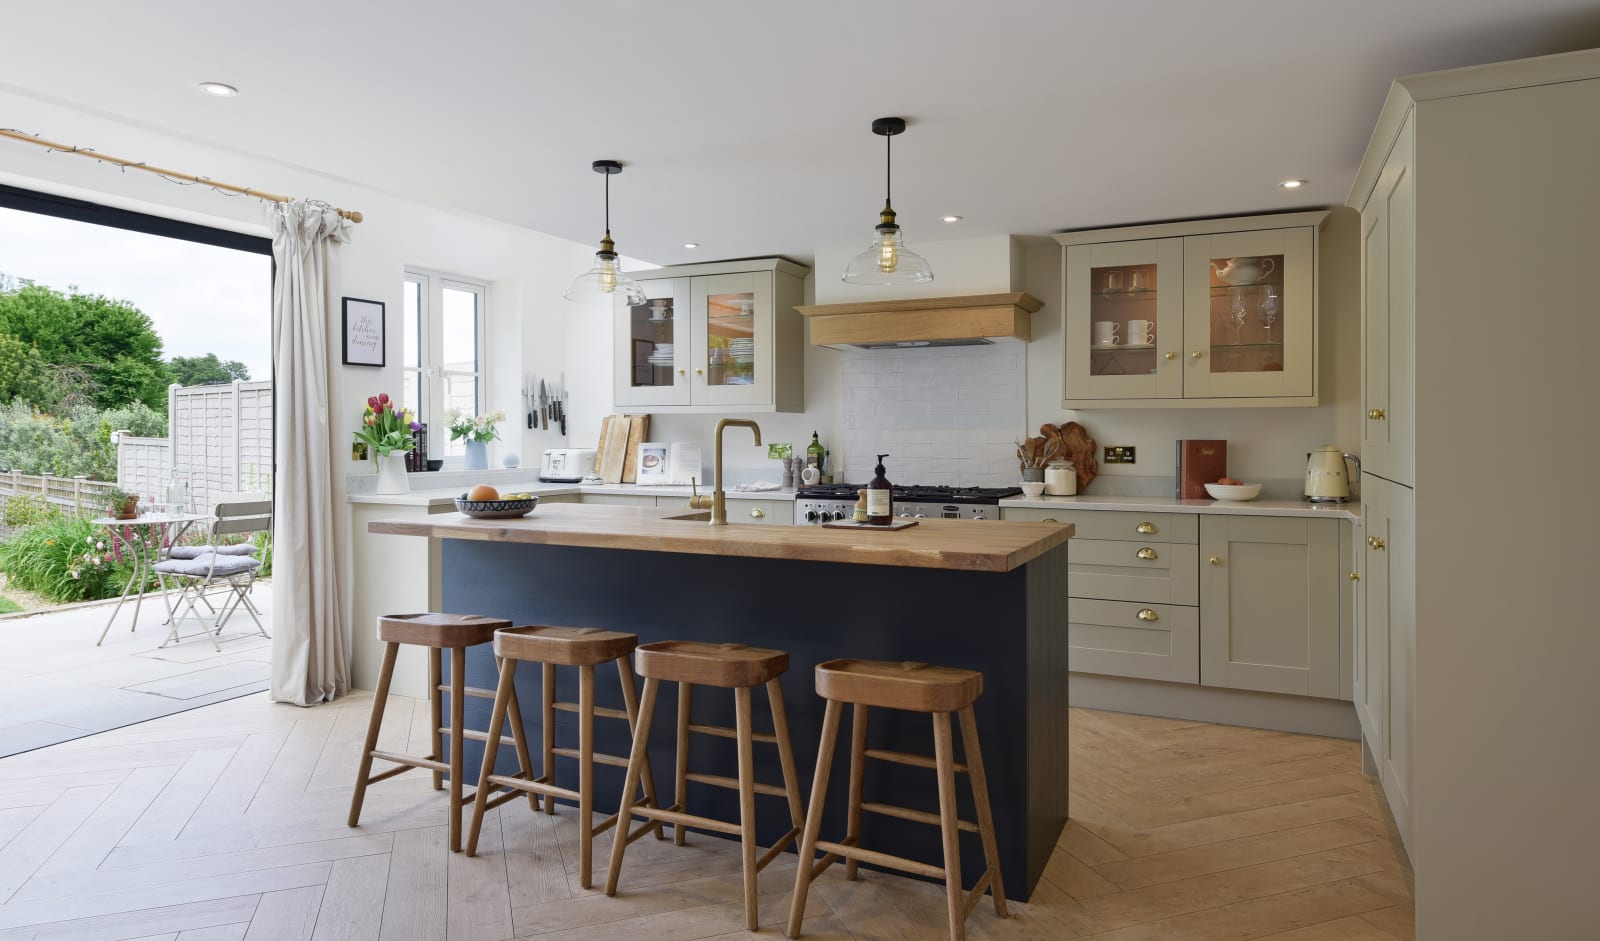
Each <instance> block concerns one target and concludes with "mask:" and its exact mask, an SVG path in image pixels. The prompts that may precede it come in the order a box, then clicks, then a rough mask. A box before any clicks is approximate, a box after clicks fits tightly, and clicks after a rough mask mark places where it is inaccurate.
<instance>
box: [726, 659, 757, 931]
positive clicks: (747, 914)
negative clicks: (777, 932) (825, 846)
mask: <svg viewBox="0 0 1600 941" xmlns="http://www.w3.org/2000/svg"><path fill="white" fill-rule="evenodd" d="M733 711H734V730H735V734H736V735H737V736H738V742H739V848H740V849H741V850H743V853H744V926H745V927H746V928H748V929H750V930H751V931H754V930H756V929H757V928H758V927H760V926H761V918H760V915H759V914H758V912H757V911H756V908H757V905H758V902H759V900H758V899H757V898H756V789H755V780H756V769H755V756H754V749H753V748H752V747H751V745H752V741H753V740H752V739H751V737H750V687H748V686H741V687H739V688H738V689H736V690H734V691H733Z"/></svg>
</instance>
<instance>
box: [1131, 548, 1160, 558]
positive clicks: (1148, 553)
mask: <svg viewBox="0 0 1600 941" xmlns="http://www.w3.org/2000/svg"><path fill="white" fill-rule="evenodd" d="M1134 555H1136V556H1138V557H1139V558H1141V559H1146V560H1148V559H1153V558H1155V557H1156V550H1154V549H1152V548H1150V547H1149V546H1145V547H1144V548H1143V549H1140V550H1139V551H1138V552H1135V553H1134Z"/></svg>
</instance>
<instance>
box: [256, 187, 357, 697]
mask: <svg viewBox="0 0 1600 941" xmlns="http://www.w3.org/2000/svg"><path fill="white" fill-rule="evenodd" d="M349 240H350V226H349V223H347V222H346V221H345V220H344V219H341V218H340V217H339V215H338V214H337V213H336V212H334V211H333V210H332V209H331V208H330V207H328V206H326V205H322V204H319V203H308V202H293V203H276V204H274V205H273V207H272V256H273V259H274V260H275V261H276V262H277V272H276V274H275V276H274V279H273V285H272V308H273V310H272V315H273V316H272V344H273V352H274V357H275V359H274V370H275V372H274V376H273V379H274V382H273V387H274V389H275V390H276V393H277V402H276V406H275V409H276V414H275V421H274V425H275V426H276V428H277V432H276V435H277V438H276V440H277V461H276V463H277V473H276V474H275V475H274V477H273V481H274V484H275V487H276V491H277V493H276V502H277V505H276V507H275V508H274V516H273V554H272V581H273V585H272V609H273V614H272V621H273V624H272V698H273V699H274V700H275V701H277V702H287V703H295V704H297V705H301V706H309V705H312V704H315V703H318V702H324V701H327V700H332V699H335V698H337V697H339V696H343V695H344V694H345V693H346V692H348V691H349V689H350V636H349V631H348V629H347V625H346V624H345V598H344V570H345V565H344V561H343V549H344V547H345V546H347V545H348V544H349V542H348V539H347V538H346V533H345V529H346V528H348V527H347V524H346V521H345V514H344V480H343V477H342V475H338V474H335V473H334V472H333V461H332V456H333V455H334V454H337V453H339V451H338V449H337V447H336V445H335V443H334V442H333V437H334V435H335V433H336V425H335V423H334V422H333V420H332V416H331V414H330V411H329V404H330V401H331V399H332V379H333V376H332V372H331V370H330V369H329V364H328V349H329V335H330V334H331V333H332V332H333V331H334V329H335V328H336V327H337V325H336V324H331V323H330V322H329V320H330V318H331V314H330V310H331V308H332V305H331V304H330V297H329V284H330V277H329V265H330V263H331V262H332V261H333V259H334V257H335V256H336V251H335V249H334V246H335V244H336V243H339V242H347V241H349Z"/></svg>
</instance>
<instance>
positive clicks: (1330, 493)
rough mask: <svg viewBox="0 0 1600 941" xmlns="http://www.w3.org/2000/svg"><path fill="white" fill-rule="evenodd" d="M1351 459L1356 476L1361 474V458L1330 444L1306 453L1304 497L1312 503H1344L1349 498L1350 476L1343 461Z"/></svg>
mask: <svg viewBox="0 0 1600 941" xmlns="http://www.w3.org/2000/svg"><path fill="white" fill-rule="evenodd" d="M1346 461H1353V462H1354V463H1355V465H1356V476H1357V477H1360V476H1361V458H1359V457H1356V456H1355V455H1354V454H1348V453H1346V452H1344V451H1340V450H1339V449H1338V448H1337V447H1335V446H1333V445H1331V444H1325V445H1323V446H1322V447H1320V448H1318V449H1316V450H1315V451H1312V452H1311V453H1310V454H1307V455H1306V499H1307V500H1310V501H1311V502H1312V503H1344V502H1345V501H1346V500H1349V499H1350V478H1349V477H1348V476H1346V474H1345V462H1346Z"/></svg>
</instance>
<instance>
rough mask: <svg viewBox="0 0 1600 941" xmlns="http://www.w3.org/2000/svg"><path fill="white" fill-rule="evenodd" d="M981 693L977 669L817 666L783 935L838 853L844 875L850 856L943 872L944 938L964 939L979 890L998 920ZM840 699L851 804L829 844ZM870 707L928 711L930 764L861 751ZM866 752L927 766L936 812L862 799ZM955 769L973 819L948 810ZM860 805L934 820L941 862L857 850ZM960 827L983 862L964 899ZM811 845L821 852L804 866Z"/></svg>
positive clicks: (932, 874) (850, 870) (1000, 907)
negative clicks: (824, 836) (979, 847)
mask: <svg viewBox="0 0 1600 941" xmlns="http://www.w3.org/2000/svg"><path fill="white" fill-rule="evenodd" d="M982 692H983V674H982V673H979V672H977V671H975V670H958V669H954V668H952V667H936V666H929V665H928V664H926V663H886V662H882V661H876V660H829V661H828V662H826V663H820V664H818V665H817V695H819V696H821V697H823V698H824V699H826V700H827V701H828V705H827V710H826V711H825V712H824V714H823V717H822V744H821V747H820V748H819V749H818V752H817V772H816V778H815V780H814V781H813V782H812V785H811V807H810V809H809V811H808V812H807V816H806V834H805V839H804V840H803V841H802V842H801V845H800V866H799V868H798V869H797V870H796V872H795V882H794V901H793V904H792V906H791V907H790V909H789V929H788V932H787V933H788V935H789V937H791V938H796V937H799V936H800V920H801V918H802V916H803V915H804V914H805V910H806V893H807V892H808V891H809V890H810V887H811V881H812V880H813V879H815V878H817V877H818V876H820V875H822V873H823V872H824V871H825V870H826V869H827V868H828V867H829V866H831V865H833V863H834V861H835V860H837V859H839V858H841V857H842V858H844V859H845V860H846V863H845V878H847V879H854V878H855V877H856V864H857V863H858V862H865V863H873V864H876V865H879V866H889V867H892V868H894V869H899V870H901V871H903V872H911V873H916V874H917V875H920V876H927V877H929V878H933V879H943V880H944V888H945V900H946V903H947V905H948V908H949V915H950V938H951V941H963V939H964V938H965V937H966V920H967V916H968V915H970V914H971V913H972V910H973V909H974V908H976V907H977V905H978V903H979V902H981V901H982V900H983V893H984V890H985V889H987V890H988V891H989V893H990V894H991V895H993V896H994V910H995V912H996V913H997V914H999V916H1000V917H1001V918H1004V917H1006V893H1005V885H1004V883H1002V882H1001V879H1000V853H999V851H998V849H996V847H995V840H994V820H993V818H992V816H991V815H990V813H989V784H988V780H987V779H986V778H985V777H984V774H983V754H982V752H981V750H980V749H979V747H978V723H977V720H976V719H975V718H974V717H973V714H972V704H973V702H974V701H976V700H977V698H978V696H979V694H981V693H982ZM845 703H850V704H852V705H853V706H854V709H853V716H854V721H853V723H852V728H851V733H850V802H849V811H848V823H847V830H846V831H845V838H844V840H843V841H841V842H838V843H832V842H828V841H826V840H818V839H817V832H818V830H820V829H821V825H822V805H823V801H824V798H825V797H826V795H827V790H828V772H829V770H830V769H831V767H832V765H833V750H834V745H835V744H836V743H837V742H838V740H839V719H840V716H841V713H842V712H843V706H844V704H845ZM873 706H881V707H883V708H886V709H902V710H907V711H911V712H928V713H932V714H933V751H934V757H933V759H932V760H931V761H930V760H929V759H928V758H926V757H925V756H922V755H909V754H906V753H904V752H897V751H888V750H885V749H877V748H867V747H866V745H867V713H868V710H869V708H870V707H873ZM952 712H955V713H959V714H960V716H961V747H962V751H963V752H964V753H965V756H966V759H967V761H966V763H965V764H961V763H959V762H957V761H956V760H955V758H954V756H953V755H952V742H951V739H950V713H952ZM867 758H877V759H880V760H883V761H892V762H895V763H897V764H904V765H913V766H915V767H919V768H932V769H934V771H935V772H936V773H937V774H938V776H939V778H938V780H939V812H938V813H937V814H932V813H928V812H926V811H921V810H912V809H910V808H907V807H899V806H895V805H892V804H879V803H872V802H864V801H862V799H861V791H862V779H863V776H864V770H865V768H864V766H865V764H866V759H867ZM957 771H964V772H966V773H967V776H968V778H969V779H970V780H971V782H972V797H973V803H974V804H975V805H976V807H977V811H978V822H977V823H971V822H969V821H966V820H961V819H958V818H957V816H956V784H955V773H956V772H957ZM863 810H865V811H867V812H868V813H874V814H883V815H885V816H889V817H898V818H900V819H901V820H911V821H915V822H917V823H929V824H933V825H935V826H937V827H939V828H940V830H941V831H942V832H943V835H944V867H943V868H940V867H938V866H930V865H928V864H927V863H920V862H917V861H916V860H911V859H905V858H903V857H900V856H892V855H890V854H888V853H881V852H877V851H875V850H869V849H863V848H862V847H861V846H860V845H859V843H860V840H861V812H862V811H863ZM962 830H966V831H968V832H969V833H970V832H973V831H976V832H977V834H978V838H979V839H980V840H982V842H983V859H984V862H985V864H986V865H987V867H988V868H987V869H986V870H985V871H984V874H983V878H981V879H979V880H978V883H977V885H975V886H973V888H972V892H971V894H970V895H968V896H967V897H966V898H965V899H964V900H963V898H962V894H961V847H960V843H959V840H958V836H959V834H960V832H961V831H962ZM819 849H820V850H822V851H823V852H824V853H826V854H827V855H825V856H823V857H822V859H821V860H819V861H817V862H816V863H815V865H813V864H812V861H813V860H814V859H815V857H816V852H817V850H819Z"/></svg>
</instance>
